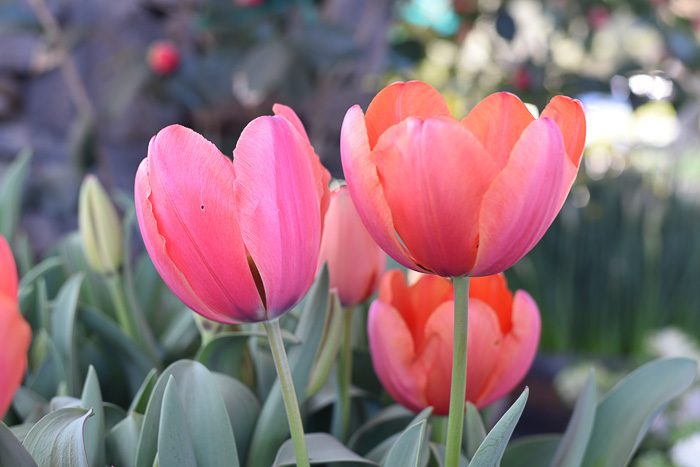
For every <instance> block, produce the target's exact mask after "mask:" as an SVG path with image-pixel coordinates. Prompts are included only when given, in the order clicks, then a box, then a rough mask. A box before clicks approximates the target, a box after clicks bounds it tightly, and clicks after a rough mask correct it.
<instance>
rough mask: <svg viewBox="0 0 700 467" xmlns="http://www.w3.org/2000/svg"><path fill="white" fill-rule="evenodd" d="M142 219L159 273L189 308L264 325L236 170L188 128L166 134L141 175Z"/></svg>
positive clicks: (160, 137)
mask: <svg viewBox="0 0 700 467" xmlns="http://www.w3.org/2000/svg"><path fill="white" fill-rule="evenodd" d="M135 201H136V213H137V217H138V221H139V226H140V227H141V234H142V236H143V239H144V243H145V245H146V249H147V250H148V253H149V255H150V256H151V259H152V260H153V263H154V264H155V266H156V269H157V270H158V272H159V273H160V274H161V277H162V278H163V280H164V281H165V282H166V284H168V286H169V287H170V288H171V289H172V291H173V292H174V293H175V294H176V295H177V296H178V297H179V298H180V299H181V300H182V301H183V302H184V303H185V304H186V305H187V306H189V307H190V308H192V309H193V310H195V311H197V312H198V313H200V314H202V315H203V316H206V317H207V318H210V319H212V320H215V321H220V322H224V323H234V322H240V321H260V320H263V319H265V315H264V310H263V306H262V301H261V298H260V295H259V293H258V290H257V287H256V285H255V282H254V280H253V276H252V273H251V271H250V267H249V266H248V261H247V257H246V252H245V248H244V245H243V241H242V237H241V232H240V230H239V227H238V222H237V219H236V210H235V205H234V197H233V168H232V165H231V162H230V160H228V159H226V157H224V155H223V154H221V153H220V152H219V151H218V150H217V149H216V147H215V146H214V145H213V144H211V143H210V142H208V141H207V140H206V139H204V138H203V137H202V136H201V135H199V134H197V133H196V132H194V131H192V130H189V129H187V128H184V127H181V126H175V125H174V126H170V127H167V128H165V129H163V130H161V131H160V132H159V133H158V134H157V135H156V136H155V137H154V138H153V139H152V140H151V144H150V145H149V150H148V158H147V159H145V160H144V161H143V162H142V163H141V165H140V167H139V170H138V172H137V174H136V185H135Z"/></svg>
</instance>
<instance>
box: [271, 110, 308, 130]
mask: <svg viewBox="0 0 700 467" xmlns="http://www.w3.org/2000/svg"><path fill="white" fill-rule="evenodd" d="M272 112H273V113H274V114H275V115H277V116H279V117H284V118H286V119H287V121H288V122H289V123H291V124H292V125H293V126H294V128H296V130H297V131H298V132H299V134H300V135H303V136H306V129H304V124H303V123H301V119H300V118H299V116H298V115H297V113H296V112H295V111H294V109H292V108H291V107H288V106H286V105H284V104H274V105H273V106H272Z"/></svg>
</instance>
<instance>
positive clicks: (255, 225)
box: [233, 116, 328, 319]
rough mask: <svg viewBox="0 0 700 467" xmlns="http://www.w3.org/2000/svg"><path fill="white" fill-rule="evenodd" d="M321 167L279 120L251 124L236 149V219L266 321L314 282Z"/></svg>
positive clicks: (303, 141) (308, 147)
mask: <svg viewBox="0 0 700 467" xmlns="http://www.w3.org/2000/svg"><path fill="white" fill-rule="evenodd" d="M314 159H315V160H314ZM317 163H318V158H317V157H316V155H315V153H314V152H313V148H311V145H310V144H309V142H308V139H307V138H304V137H303V136H302V135H301V134H300V133H299V131H297V129H296V128H295V127H294V125H293V124H291V123H290V122H289V121H288V120H287V119H286V118H283V117H277V116H275V117H269V116H266V117H259V118H256V119H255V120H253V121H252V122H250V123H249V124H248V126H246V128H245V129H244V130H243V133H242V134H241V137H240V139H239V140H238V143H237V144H236V148H235V150H234V169H235V182H234V183H233V185H234V187H235V199H236V203H237V206H238V219H239V222H240V226H241V233H242V235H243V241H244V243H245V245H246V247H247V249H248V251H249V252H250V255H251V257H252V258H253V262H254V263H255V266H256V267H257V269H258V271H259V273H260V277H261V279H262V283H263V286H264V289H265V297H266V306H267V313H268V314H267V318H268V319H272V318H275V317H277V316H279V315H281V314H282V313H284V312H285V311H288V310H289V309H290V308H291V307H292V306H294V305H295V304H296V303H297V302H298V301H299V300H300V299H301V298H302V297H303V296H304V294H306V292H307V290H308V289H309V287H310V286H311V283H312V282H313V279H314V275H315V272H316V265H317V261H318V252H319V247H320V243H321V227H322V222H323V220H322V212H321V210H322V208H323V206H321V203H322V201H321V200H320V199H319V194H321V199H325V198H326V197H327V190H328V188H327V187H325V193H326V194H323V192H322V193H319V188H321V189H323V187H320V185H321V184H322V183H323V181H322V180H319V179H318V174H319V172H318V170H317V168H316V166H315V164H317ZM321 191H323V190H321Z"/></svg>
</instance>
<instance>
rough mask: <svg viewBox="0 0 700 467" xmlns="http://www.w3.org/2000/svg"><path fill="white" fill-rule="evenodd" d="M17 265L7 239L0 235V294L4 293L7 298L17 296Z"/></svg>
mask: <svg viewBox="0 0 700 467" xmlns="http://www.w3.org/2000/svg"><path fill="white" fill-rule="evenodd" d="M17 289H18V282H17V266H16V265H15V258H14V256H12V250H10V245H8V243H7V240H5V238H4V237H3V236H0V296H2V295H4V296H6V297H7V298H9V299H12V300H14V299H16V298H17Z"/></svg>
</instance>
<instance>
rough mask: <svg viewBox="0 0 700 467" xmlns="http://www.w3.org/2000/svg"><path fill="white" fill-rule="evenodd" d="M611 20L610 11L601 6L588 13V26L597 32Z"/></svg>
mask: <svg viewBox="0 0 700 467" xmlns="http://www.w3.org/2000/svg"><path fill="white" fill-rule="evenodd" d="M609 19H610V11H609V10H608V9H607V8H605V7H604V6H601V5H596V6H594V7H593V8H591V9H590V10H589V11H588V24H589V25H590V26H591V29H593V30H594V31H597V30H598V29H600V28H602V27H603V26H605V24H606V23H607V22H608V20H609Z"/></svg>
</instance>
